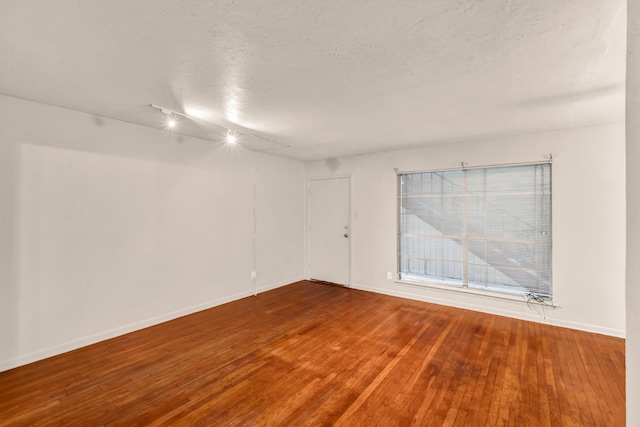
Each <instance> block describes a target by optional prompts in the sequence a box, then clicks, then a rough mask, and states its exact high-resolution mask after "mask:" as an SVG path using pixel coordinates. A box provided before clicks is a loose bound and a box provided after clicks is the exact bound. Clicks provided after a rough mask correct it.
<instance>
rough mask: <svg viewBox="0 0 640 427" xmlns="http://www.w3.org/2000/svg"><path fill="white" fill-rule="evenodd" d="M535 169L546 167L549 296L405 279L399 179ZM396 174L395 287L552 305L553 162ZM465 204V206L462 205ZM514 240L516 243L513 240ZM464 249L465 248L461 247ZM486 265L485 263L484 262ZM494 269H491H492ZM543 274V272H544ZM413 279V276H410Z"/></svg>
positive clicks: (464, 283) (463, 280)
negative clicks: (417, 176) (430, 175)
mask: <svg viewBox="0 0 640 427" xmlns="http://www.w3.org/2000/svg"><path fill="white" fill-rule="evenodd" d="M537 165H548V166H549V167H548V172H549V185H548V188H549V213H548V229H549V235H550V238H549V246H548V247H549V249H548V256H549V260H548V263H549V270H548V275H549V292H548V293H549V295H548V296H547V295H546V294H545V295H542V294H536V293H534V292H522V293H519V292H513V291H512V292H509V291H508V290H507V289H506V287H505V289H482V288H479V287H476V286H472V287H469V279H468V277H467V276H465V274H464V273H463V277H462V278H461V279H460V282H461V283H460V284H456V283H453V281H452V282H447V281H446V280H443V281H439V280H437V279H435V278H431V279H430V278H429V277H428V276H425V277H424V279H416V280H413V279H412V278H407V277H406V275H405V273H403V271H402V270H403V268H402V255H403V252H402V237H403V232H402V209H403V193H402V177H403V176H406V175H411V174H428V173H444V172H455V171H461V172H463V171H468V170H474V169H483V170H486V169H493V168H506V167H517V166H537ZM395 172H396V201H397V212H396V230H397V233H396V236H397V239H396V240H397V242H396V243H397V247H396V253H397V272H396V273H397V276H396V278H397V282H398V283H403V284H409V285H417V286H421V287H429V288H436V289H445V290H451V291H456V292H462V293H468V294H479V295H483V296H491V297H497V298H502V299H512V300H520V301H522V299H523V297H524V299H525V300H526V301H527V302H528V303H529V302H534V303H541V304H544V305H552V306H554V304H553V298H554V292H553V230H552V229H553V162H552V161H551V156H549V160H546V161H538V162H527V163H504V164H492V165H480V166H467V165H466V164H465V163H464V162H463V163H461V167H456V168H448V169H431V170H410V171H401V170H399V169H397V168H396V169H395ZM464 182H465V186H464V187H465V188H464V190H463V192H462V193H461V194H464V196H463V197H465V198H466V197H467V196H468V195H469V194H472V193H471V192H468V191H467V189H466V178H465V180H464ZM535 191H536V193H537V191H538V188H536V189H535ZM465 204H466V202H465ZM467 217H468V215H467V216H464V218H462V221H463V222H465V223H466V222H467ZM466 232H467V230H466V228H465V230H464V233H466ZM404 234H405V235H406V234H410V233H404ZM464 238H465V239H466V240H467V243H468V242H469V241H471V240H474V239H473V238H472V239H469V235H468V234H465V236H464ZM513 240H516V239H513ZM464 247H466V245H465V246H464ZM485 262H486V261H485ZM462 263H463V267H462V269H463V271H468V266H469V261H468V259H467V254H466V253H465V254H464V257H463V261H462ZM464 264H467V267H465V266H464ZM487 264H488V265H489V266H491V265H492V264H489V263H488V262H487ZM497 265H498V266H500V265H499V264H497ZM494 268H495V267H494ZM545 271H546V270H545ZM403 275H405V277H403ZM413 277H415V276H413Z"/></svg>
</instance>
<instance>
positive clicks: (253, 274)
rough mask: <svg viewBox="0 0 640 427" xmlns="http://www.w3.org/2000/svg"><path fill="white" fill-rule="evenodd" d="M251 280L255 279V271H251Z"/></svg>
mask: <svg viewBox="0 0 640 427" xmlns="http://www.w3.org/2000/svg"><path fill="white" fill-rule="evenodd" d="M251 278H252V279H255V278H256V272H255V271H252V272H251Z"/></svg>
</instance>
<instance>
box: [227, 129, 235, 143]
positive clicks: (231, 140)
mask: <svg viewBox="0 0 640 427" xmlns="http://www.w3.org/2000/svg"><path fill="white" fill-rule="evenodd" d="M227 143H229V144H235V143H236V134H235V133H234V132H232V131H228V132H227Z"/></svg>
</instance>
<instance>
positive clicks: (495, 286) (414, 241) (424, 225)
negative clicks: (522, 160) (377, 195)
mask: <svg viewBox="0 0 640 427" xmlns="http://www.w3.org/2000/svg"><path fill="white" fill-rule="evenodd" d="M398 181H399V187H400V188H399V199H400V200H399V201H400V209H399V215H400V218H399V225H400V230H399V242H398V243H399V269H400V278H401V279H407V280H412V281H429V282H440V283H445V284H450V285H454V286H459V287H463V288H473V289H484V290H490V291H498V292H506V293H511V294H519V295H529V296H535V297H537V298H543V299H550V298H551V165H550V164H549V163H541V164H532V165H518V166H501V167H490V168H477V169H466V170H452V171H442V172H421V173H406V174H400V175H399V179H398Z"/></svg>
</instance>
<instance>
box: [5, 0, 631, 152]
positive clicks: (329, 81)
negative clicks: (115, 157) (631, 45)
mask: <svg viewBox="0 0 640 427" xmlns="http://www.w3.org/2000/svg"><path fill="white" fill-rule="evenodd" d="M625 34H626V1H624V0H613V1H606V0H563V1H558V0H537V1H536V0H429V1H426V0H419V1H412V0H349V1H344V0H339V1H338V0H322V1H320V0H311V1H301V0H297V1H296V0H262V1H234V0H228V1H198V0H181V1H175V0H144V1H141V0H136V1H131V0H109V1H80V0H75V1H72V0H61V1H49V0H41V1H32V0H14V1H10V0H0V61H1V62H0V92H1V93H4V94H7V95H11V96H16V97H20V98H24V99H29V100H34V101H39V102H43V103H47V104H53V105H58V106H62V107H67V108H71V109H75V110H79V111H84V112H88V113H92V114H96V115H100V116H105V117H111V118H116V119H120V120H125V121H128V122H133V123H140V124H144V125H147V126H152V127H158V128H161V127H163V125H164V123H163V117H162V114H160V113H158V112H157V111H155V110H153V109H151V108H150V107H149V106H148V105H149V104H158V105H161V106H164V107H167V108H170V109H173V110H178V111H184V112H188V113H192V114H197V115H201V116H202V117H203V118H205V119H206V120H208V121H211V122H214V123H217V124H223V125H228V126H230V127H235V128H237V129H243V128H244V129H246V130H249V131H250V132H251V133H256V134H259V135H263V136H265V137H268V138H272V139H276V140H278V141H281V142H283V143H286V144H291V145H293V147H291V148H285V147H282V146H280V145H278V144H273V143H269V142H267V141H263V140H260V139H256V138H250V137H241V138H240V141H241V143H243V144H245V145H246V146H247V147H249V148H252V149H258V150H263V149H264V150H268V151H269V152H272V153H274V154H278V155H283V156H287V157H292V158H297V159H301V160H310V159H321V158H331V157H336V156H341V155H350V154H359V153H369V152H375V151H383V150H391V149H395V148H404V147H413V146H420V145H427V144H434V143H443V142H449V141H458V140H472V139H482V138H487V137H491V136H497V135H505V134H513V133H525V132H538V131H544V130H550V129H562V128H571V127H577V126H587V125H593V124H600V123H608V122H619V121H623V120H624V80H625V38H626V35H625ZM178 132H181V133H184V134H189V135H195V136H200V137H203V138H207V139H211V140H213V141H222V138H223V135H224V131H223V130H221V129H219V128H217V127H215V126H210V125H208V124H207V123H205V122H198V123H189V120H186V119H183V120H181V121H180V123H179V130H178Z"/></svg>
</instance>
